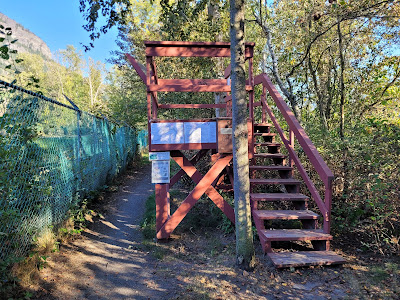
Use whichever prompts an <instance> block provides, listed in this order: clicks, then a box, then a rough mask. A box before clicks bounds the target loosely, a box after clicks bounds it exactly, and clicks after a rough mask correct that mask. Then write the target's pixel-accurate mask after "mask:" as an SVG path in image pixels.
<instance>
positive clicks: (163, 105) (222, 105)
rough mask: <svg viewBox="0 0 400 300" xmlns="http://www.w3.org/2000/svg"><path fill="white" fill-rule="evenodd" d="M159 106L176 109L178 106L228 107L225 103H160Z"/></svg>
mask: <svg viewBox="0 0 400 300" xmlns="http://www.w3.org/2000/svg"><path fill="white" fill-rule="evenodd" d="M158 108H164V109H172V108H174V109H176V108H226V104H225V103H221V104H160V105H159V106H158Z"/></svg>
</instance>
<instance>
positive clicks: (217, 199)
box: [171, 151, 235, 224]
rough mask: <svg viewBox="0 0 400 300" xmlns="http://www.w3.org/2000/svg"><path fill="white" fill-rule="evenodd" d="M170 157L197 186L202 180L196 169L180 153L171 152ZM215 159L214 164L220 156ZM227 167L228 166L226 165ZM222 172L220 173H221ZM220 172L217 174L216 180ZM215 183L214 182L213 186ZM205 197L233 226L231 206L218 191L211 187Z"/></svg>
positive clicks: (233, 219) (233, 216) (233, 215)
mask: <svg viewBox="0 0 400 300" xmlns="http://www.w3.org/2000/svg"><path fill="white" fill-rule="evenodd" d="M171 157H172V159H173V160H175V162H176V163H177V164H178V165H179V166H180V167H181V168H182V170H184V171H185V172H186V174H187V175H188V176H189V177H190V178H191V179H192V180H193V181H194V183H196V184H198V183H199V182H200V180H201V179H202V178H203V175H201V173H200V172H199V171H198V170H197V169H196V167H195V166H194V165H193V164H192V163H191V162H190V161H189V160H188V159H187V158H186V157H185V156H184V155H183V153H182V152H180V151H171ZM215 157H216V159H215V160H214V162H217V161H218V160H219V158H220V157H221V156H220V154H218V155H216V156H215ZM227 165H228V164H227ZM221 172H222V171H221ZM221 172H220V173H219V174H217V177H216V178H215V179H217V178H218V177H219V176H220V174H221ZM214 183H216V180H214V182H213V184H214ZM205 193H206V195H207V196H208V197H209V198H210V199H211V200H212V201H213V202H214V203H215V205H216V206H217V207H218V208H219V209H220V210H221V211H222V212H223V213H224V214H225V215H226V216H227V218H228V219H229V220H230V221H231V222H232V223H233V224H235V211H234V210H233V208H232V206H230V205H229V203H228V202H226V201H225V200H224V198H223V197H222V196H221V195H220V194H219V193H218V191H217V190H216V189H215V188H214V186H213V185H211V186H210V187H209V188H208V189H207V190H206V192H205Z"/></svg>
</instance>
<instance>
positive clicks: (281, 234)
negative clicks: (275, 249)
mask: <svg viewBox="0 0 400 300" xmlns="http://www.w3.org/2000/svg"><path fill="white" fill-rule="evenodd" d="M259 234H260V235H263V236H264V237H265V238H266V240H268V241H270V242H277V241H330V240H332V236H331V235H330V234H327V233H323V231H322V230H320V229H277V230H265V229H264V230H260V231H259Z"/></svg>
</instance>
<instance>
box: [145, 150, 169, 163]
mask: <svg viewBox="0 0 400 300" xmlns="http://www.w3.org/2000/svg"><path fill="white" fill-rule="evenodd" d="M169 159H170V155H169V152H149V160H150V161H153V160H169Z"/></svg>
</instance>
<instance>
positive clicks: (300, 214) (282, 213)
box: [253, 210, 319, 220]
mask: <svg viewBox="0 0 400 300" xmlns="http://www.w3.org/2000/svg"><path fill="white" fill-rule="evenodd" d="M253 215H254V217H256V218H259V219H262V220H316V219H318V217H319V215H318V214H316V213H315V212H313V211H311V210H254V211H253Z"/></svg>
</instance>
